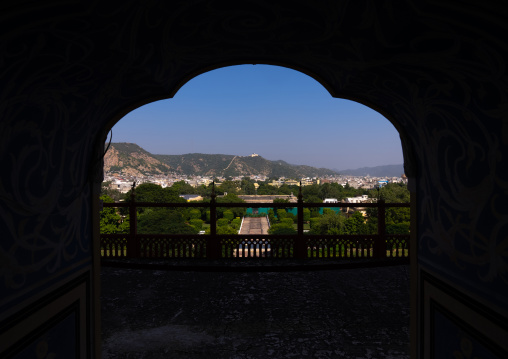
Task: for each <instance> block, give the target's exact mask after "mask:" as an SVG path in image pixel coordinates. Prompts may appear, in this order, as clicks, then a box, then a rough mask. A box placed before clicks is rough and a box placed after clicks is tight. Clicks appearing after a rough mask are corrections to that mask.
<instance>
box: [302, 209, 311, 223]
mask: <svg viewBox="0 0 508 359" xmlns="http://www.w3.org/2000/svg"><path fill="white" fill-rule="evenodd" d="M303 221H304V222H309V221H310V209H308V208H304V209H303Z"/></svg>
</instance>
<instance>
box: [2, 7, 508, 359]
mask: <svg viewBox="0 0 508 359" xmlns="http://www.w3.org/2000/svg"><path fill="white" fill-rule="evenodd" d="M495 5H496V3H495V2H492V3H491V2H488V3H482V4H477V3H471V4H470V5H467V4H461V5H460V6H451V5H447V4H434V5H429V4H420V3H417V2H414V3H412V2H391V1H377V2H370V1H354V2H353V1H351V2H348V1H340V2H337V1H330V2H322V3H319V4H316V3H312V5H311V3H308V2H306V1H291V2H277V3H276V4H272V3H271V2H268V1H266V2H264V1H253V2H247V3H241V4H238V3H237V2H230V3H227V2H209V1H191V2H189V1H181V2H175V1H172V2H167V3H166V2H155V1H145V2H143V3H140V2H138V1H122V2H120V1H118V2H117V1H110V2H107V3H106V4H104V3H102V2H82V3H81V2H75V3H65V4H61V3H58V2H55V3H54V4H53V3H51V2H44V4H37V5H32V6H16V5H4V6H5V8H4V9H2V11H0V14H1V15H0V26H1V28H0V30H1V31H0V44H1V48H2V51H1V54H0V71H1V72H0V73H1V75H0V79H1V84H2V86H1V89H0V118H1V120H0V168H1V171H0V213H1V220H0V238H1V242H0V245H1V256H2V272H1V274H2V280H1V283H0V285H1V291H0V293H1V294H2V296H1V298H0V320H2V325H1V326H0V335H4V334H5V333H7V330H8V329H9V328H12V325H14V323H16V322H19V321H21V320H22V319H23V318H26V317H30V316H33V315H36V314H37V313H38V312H39V311H41V310H42V309H41V308H42V307H40V305H39V306H37V305H38V304H37V305H36V303H37V302H38V301H39V299H40V298H45V300H46V301H47V303H52V302H55V301H58V300H60V301H64V302H65V303H67V302H66V301H65V300H67V301H70V302H72V303H75V302H76V301H77V303H78V304H76V305H75V306H74V307H72V308H75V311H72V310H70V309H69V310H70V312H69V313H71V314H69V315H71V317H72V315H74V317H72V318H74V319H68V317H67V316H66V315H67V314H68V312H62V310H55V311H54V317H55V318H60V319H61V321H58V320H56V321H54V323H53V326H51V325H49V326H47V327H48V328H49V329H48V328H46V327H43V326H42V323H43V322H44V320H43V319H41V322H40V323H41V328H43V329H41V330H40V331H39V332H38V333H39V334H40V335H41V336H42V337H44V335H43V333H44V330H46V331H49V330H51V328H60V327H62V326H63V327H62V328H65V325H64V324H61V325H60V324H59V323H67V325H69V326H76V322H78V323H79V325H78V327H79V328H80V330H82V332H79V330H78V332H79V333H77V334H76V339H75V341H76V343H79V342H80V341H83V340H84V342H82V344H81V349H82V348H83V347H88V346H91V345H93V344H90V343H91V341H92V340H93V337H91V336H88V334H87V333H89V332H90V331H91V330H92V327H93V323H91V322H89V321H88V322H87V321H86V320H85V319H84V318H85V317H86V316H87V315H88V316H89V315H90V313H91V312H93V304H92V302H91V301H90V298H92V297H93V295H94V293H93V290H92V289H91V288H92V287H91V286H90V283H91V282H92V281H93V273H92V247H93V246H92V243H93V238H92V237H93V235H92V233H93V225H92V194H91V193H92V192H91V189H90V188H91V185H92V183H93V182H94V181H100V174H99V175H98V173H100V166H101V163H100V153H99V152H100V146H101V140H103V138H104V136H105V133H106V131H107V129H108V128H109V127H110V126H112V124H113V123H114V122H116V121H117V120H118V119H119V118H121V116H122V115H124V114H125V113H126V112H128V111H130V110H132V109H134V108H136V107H138V106H140V105H142V104H145V103H147V102H150V101H153V100H156V99H161V98H167V97H171V96H172V95H173V94H174V93H175V92H176V91H177V90H178V88H179V87H180V86H182V85H183V84H184V83H185V82H186V81H188V80H189V79H191V78H192V77H193V76H195V75H197V74H199V73H202V72H203V71H206V70H210V69H213V68H216V67H219V66H225V65H230V64H240V63H267V64H278V65H283V66H288V67H292V68H295V69H298V70H301V71H303V72H306V73H308V74H309V75H311V76H313V77H314V78H316V79H317V80H319V81H320V82H321V83H323V85H324V86H325V87H327V88H328V90H329V91H330V93H331V94H332V95H333V96H336V97H344V98H349V99H353V100H356V101H359V102H362V103H364V104H366V105H368V106H371V107H372V108H374V109H376V110H378V111H380V112H381V113H383V114H385V115H386V116H387V117H388V118H389V119H390V120H391V121H392V122H393V123H394V125H395V126H396V127H397V128H398V129H399V131H400V132H401V134H402V135H403V137H404V140H405V141H404V142H405V143H407V146H406V148H405V156H406V157H407V163H406V167H407V168H406V172H407V174H408V176H409V177H411V178H412V181H413V183H414V184H415V188H416V196H417V201H418V213H417V224H418V233H417V239H418V264H416V263H413V266H415V267H416V268H417V273H419V274H418V278H413V280H414V281H418V283H419V289H418V298H419V299H418V312H419V319H418V320H419V323H421V326H420V329H419V331H420V345H421V346H422V350H423V346H425V345H426V344H425V343H426V341H428V342H429V343H431V342H432V340H433V339H432V338H433V336H435V335H437V334H436V333H438V332H437V331H435V330H434V329H433V327H432V326H433V324H432V323H436V322H437V321H439V320H441V319H439V318H442V317H443V316H444V318H447V320H448V321H451V323H452V328H455V329H451V331H453V330H456V331H457V333H473V334H468V335H470V336H472V338H473V339H471V340H477V341H479V342H481V343H487V344H482V345H487V347H490V348H493V349H492V350H491V352H492V353H494V354H493V355H495V354H496V353H497V354H499V353H500V352H501V351H502V350H506V347H505V346H503V344H502V343H500V341H497V340H496V339H494V340H493V342H492V341H490V342H489V341H488V340H487V341H485V340H484V338H483V337H482V336H481V335H477V336H475V335H476V334H478V333H476V332H474V330H473V331H471V330H469V329H468V328H470V327H472V326H474V323H475V321H474V320H473V321H472V322H471V321H469V322H468V321H466V322H465V323H462V322H460V321H457V320H455V319H456V317H461V316H462V315H465V316H466V317H468V318H469V317H471V316H474V315H476V314H475V313H478V312H480V313H481V317H482V318H483V319H482V320H483V321H484V322H486V323H490V324H493V325H497V326H500V327H501V328H502V329H503V330H506V325H503V324H502V323H501V321H500V320H498V319H496V318H495V317H498V318H503V317H504V318H506V317H508V314H507V309H506V303H507V302H508V284H507V277H506V273H507V261H508V258H507V252H506V245H507V240H508V213H507V210H506V206H505V205H504V203H506V200H507V199H508V198H507V197H508V178H507V177H508V171H506V168H507V164H508V163H507V161H508V160H507V157H508V154H507V146H508V122H507V120H506V115H507V107H506V104H507V103H508V101H507V89H508V83H507V74H506V59H507V58H508V51H507V46H506V40H505V39H506V38H507V35H508V31H507V26H506V24H505V20H504V19H505V18H506V16H504V15H503V13H501V12H500V10H499V9H498V8H497V7H496V6H495ZM76 293H78V294H76ZM73 296H74V297H73ZM75 297H76V298H78V299H76V300H74V301H72V300H70V299H69V300H68V298H75ZM459 297H460V298H467V300H466V299H460V298H459ZM458 298H459V299H458ZM455 301H458V302H459V304H461V305H462V304H463V305H464V308H463V309H461V311H459V313H457V312H456V311H454V310H452V307H457V306H456V305H455V306H454V304H456V302H455ZM436 303H437V304H436ZM464 303H465V304H464ZM69 305H70V304H69ZM69 305H68V306H69ZM66 308H67V307H66ZM436 308H437V309H436ZM443 308H444V309H443ZM62 313H63V314H62ZM72 313H74V314H72ZM443 313H444V314H443ZM432 318H434V319H432ZM436 318H437V319H436ZM485 318H486V319H485ZM60 319H59V320H60ZM413 319H416V318H413ZM92 322H93V319H92ZM490 324H489V325H490ZM59 325H60V327H59ZM87 326H88V327H87ZM442 327H446V326H445V325H443V326H442ZM44 328H45V329H44ZM2 330H3V331H2ZM55 330H56V329H55ZM59 330H64V329H59ZM448 332H450V330H448ZM2 333H4V334H2ZM85 334H86V335H85ZM83 336H84V337H83ZM456 337H457V338H459V339H460V338H461V337H460V335H459V334H457V335H456ZM27 338H28V339H27ZM83 338H84V339H83ZM474 338H476V339H474ZM459 339H457V340H459ZM16 340H20V342H19V343H20V346H19V347H21V346H25V347H26V346H29V343H32V342H36V341H38V340H40V338H39V337H37V336H32V337H27V336H24V334H20V336H19V337H17V339H16ZM87 340H88V341H90V342H89V343H88V344H87V342H86V341H87ZM0 342H2V341H0ZM3 343H5V342H2V345H6V344H3ZM504 345H506V344H504ZM18 349H19V348H18ZM18 349H16V350H18ZM3 350H4V347H0V352H2V351H3ZM9 350H11V349H9ZM16 350H14V349H12V353H14V352H15V351H16ZM55 350H56V349H55ZM443 350H444V349H443Z"/></svg>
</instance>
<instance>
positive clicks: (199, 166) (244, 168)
mask: <svg viewBox="0 0 508 359" xmlns="http://www.w3.org/2000/svg"><path fill="white" fill-rule="evenodd" d="M104 170H105V171H106V172H122V173H125V174H129V175H148V174H169V173H175V174H184V175H207V176H224V177H227V176H231V177H234V176H249V175H265V176H268V177H282V176H285V177H292V178H300V177H323V176H333V175H337V173H336V172H335V171H333V170H330V169H327V168H316V167H312V166H306V165H291V164H289V163H287V162H286V161H283V160H276V161H271V160H268V159H265V158H263V157H262V156H259V155H255V156H252V155H251V156H238V155H225V154H203V153H188V154H181V155H158V154H152V153H150V152H148V151H146V150H145V149H143V148H142V147H140V146H139V145H137V144H135V143H127V142H117V143H111V146H110V148H109V150H108V152H107V153H106V155H105V156H104Z"/></svg>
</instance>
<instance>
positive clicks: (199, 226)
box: [189, 219, 203, 231]
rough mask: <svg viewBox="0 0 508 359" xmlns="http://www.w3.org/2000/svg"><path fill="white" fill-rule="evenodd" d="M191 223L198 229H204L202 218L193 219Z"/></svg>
mask: <svg viewBox="0 0 508 359" xmlns="http://www.w3.org/2000/svg"><path fill="white" fill-rule="evenodd" d="M189 224H190V225H191V226H192V227H194V228H195V229H196V230H197V231H200V230H201V229H203V220H202V219H191V220H190V221H189Z"/></svg>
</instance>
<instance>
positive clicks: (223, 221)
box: [217, 218, 229, 227]
mask: <svg viewBox="0 0 508 359" xmlns="http://www.w3.org/2000/svg"><path fill="white" fill-rule="evenodd" d="M227 225H229V220H227V219H226V218H219V219H218V220H217V227H224V226H227Z"/></svg>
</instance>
